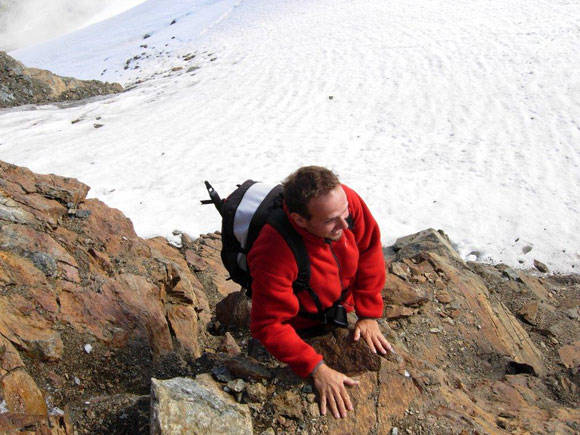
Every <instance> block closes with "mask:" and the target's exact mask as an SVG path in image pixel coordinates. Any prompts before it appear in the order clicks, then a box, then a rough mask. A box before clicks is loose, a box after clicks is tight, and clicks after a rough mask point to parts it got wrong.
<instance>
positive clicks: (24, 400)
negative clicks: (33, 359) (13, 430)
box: [0, 369, 48, 416]
mask: <svg viewBox="0 0 580 435" xmlns="http://www.w3.org/2000/svg"><path fill="white" fill-rule="evenodd" d="M0 386H1V387H2V395H3V396H4V400H5V401H6V405H7V406H8V410H9V411H10V412H13V413H19V414H29V415H43V416H46V415H48V409H47V407H46V402H45V401H44V396H43V395H42V392H41V391H40V390H39V389H38V387H37V386H36V383H35V382H34V380H33V379H32V378H31V377H30V375H29V374H28V373H26V372H25V371H24V370H22V369H16V370H14V371H12V372H10V373H8V374H7V375H6V376H4V377H3V378H2V379H0Z"/></svg>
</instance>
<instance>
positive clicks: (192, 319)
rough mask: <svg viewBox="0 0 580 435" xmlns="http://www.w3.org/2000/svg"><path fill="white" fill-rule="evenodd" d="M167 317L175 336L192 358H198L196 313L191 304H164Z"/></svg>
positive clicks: (199, 353) (199, 354)
mask: <svg viewBox="0 0 580 435" xmlns="http://www.w3.org/2000/svg"><path fill="white" fill-rule="evenodd" d="M166 308H167V319H168V320H169V325H170V326H171V330H172V331H173V333H174V334H175V338H177V341H179V343H180V344H181V346H182V347H183V348H184V349H186V350H187V351H188V352H189V354H190V355H191V356H192V357H194V358H199V357H200V356H201V352H200V349H199V342H198V340H199V338H198V330H197V313H196V312H195V309H194V308H193V306H186V305H173V304H168V305H166Z"/></svg>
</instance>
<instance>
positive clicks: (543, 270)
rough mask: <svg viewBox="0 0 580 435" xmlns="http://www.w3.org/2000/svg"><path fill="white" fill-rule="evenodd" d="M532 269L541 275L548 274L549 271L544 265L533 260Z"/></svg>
mask: <svg viewBox="0 0 580 435" xmlns="http://www.w3.org/2000/svg"><path fill="white" fill-rule="evenodd" d="M534 267H535V268H536V269H538V270H539V271H540V272H542V273H550V269H548V266H546V265H545V264H544V263H542V262H541V261H538V260H534Z"/></svg>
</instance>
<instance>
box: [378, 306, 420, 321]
mask: <svg viewBox="0 0 580 435" xmlns="http://www.w3.org/2000/svg"><path fill="white" fill-rule="evenodd" d="M416 311H417V310H414V309H413V308H409V307H401V306H400V305H385V309H384V311H383V317H384V318H386V319H387V320H395V319H400V318H402V317H409V316H412V315H413V314H415V313H416Z"/></svg>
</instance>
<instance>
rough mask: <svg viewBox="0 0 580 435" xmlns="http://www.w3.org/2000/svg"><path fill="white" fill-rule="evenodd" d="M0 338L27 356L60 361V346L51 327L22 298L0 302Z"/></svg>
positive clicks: (60, 343)
mask: <svg viewBox="0 0 580 435" xmlns="http://www.w3.org/2000/svg"><path fill="white" fill-rule="evenodd" d="M0 312H1V313H2V316H1V317H0V334H2V335H3V336H4V337H6V338H7V339H8V340H10V341H11V342H12V343H14V344H16V345H18V346H19V347H20V348H22V349H23V350H24V351H25V352H26V353H28V354H29V355H30V356H32V357H35V358H39V359H42V360H51V361H56V360H59V359H60V358H61V357H62V352H63V343H62V340H61V338H60V334H59V333H58V332H56V331H54V330H53V329H52V325H51V323H50V322H49V321H48V320H46V319H44V318H43V317H42V316H40V315H39V314H38V313H37V312H36V311H35V308H34V305H33V304H32V303H31V302H29V301H27V300H26V299H24V298H23V297H22V296H19V295H13V296H11V297H9V298H0Z"/></svg>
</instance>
